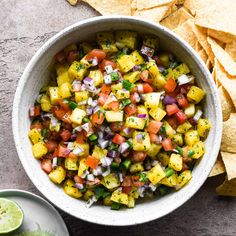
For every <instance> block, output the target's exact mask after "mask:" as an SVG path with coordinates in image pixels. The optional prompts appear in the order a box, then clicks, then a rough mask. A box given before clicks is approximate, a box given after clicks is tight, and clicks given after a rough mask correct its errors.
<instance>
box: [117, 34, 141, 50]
mask: <svg viewBox="0 0 236 236" xmlns="http://www.w3.org/2000/svg"><path fill="white" fill-rule="evenodd" d="M115 40H116V42H117V46H118V47H119V48H124V47H128V48H130V49H133V50H134V49H135V48H136V47H137V44H138V34H137V32H134V31H128V30H119V31H116V33H115Z"/></svg>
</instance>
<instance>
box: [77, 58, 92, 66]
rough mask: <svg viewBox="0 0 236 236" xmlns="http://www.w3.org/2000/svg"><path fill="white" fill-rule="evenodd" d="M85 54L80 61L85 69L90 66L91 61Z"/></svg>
mask: <svg viewBox="0 0 236 236" xmlns="http://www.w3.org/2000/svg"><path fill="white" fill-rule="evenodd" d="M86 58H87V55H85V56H84V57H83V58H82V59H81V60H80V63H81V64H82V65H84V66H85V67H86V68H87V69H88V68H89V67H91V66H92V63H90V62H89V61H88V60H87V59H86Z"/></svg>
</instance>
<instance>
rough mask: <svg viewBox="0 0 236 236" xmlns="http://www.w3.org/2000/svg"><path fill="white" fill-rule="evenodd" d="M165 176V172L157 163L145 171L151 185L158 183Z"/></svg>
mask: <svg viewBox="0 0 236 236" xmlns="http://www.w3.org/2000/svg"><path fill="white" fill-rule="evenodd" d="M165 176H166V174H165V172H164V170H163V169H162V167H161V166H160V164H159V163H157V164H156V165H155V166H154V167H153V168H152V169H151V170H149V171H148V172H147V177H148V179H149V180H150V181H151V183H152V184H153V185H156V184H157V183H159V182H160V181H161V180H162V179H163V178H165Z"/></svg>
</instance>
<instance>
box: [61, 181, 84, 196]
mask: <svg viewBox="0 0 236 236" xmlns="http://www.w3.org/2000/svg"><path fill="white" fill-rule="evenodd" d="M63 190H64V192H65V193H66V194H67V195H69V196H71V197H74V198H80V197H82V196H83V194H82V193H81V192H80V191H79V189H78V188H76V186H75V183H74V182H73V181H72V180H71V179H68V180H66V182H65V184H64V187H63Z"/></svg>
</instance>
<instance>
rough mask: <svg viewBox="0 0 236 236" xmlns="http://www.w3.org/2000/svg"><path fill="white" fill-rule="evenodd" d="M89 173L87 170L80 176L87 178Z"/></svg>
mask: <svg viewBox="0 0 236 236" xmlns="http://www.w3.org/2000/svg"><path fill="white" fill-rule="evenodd" d="M88 174H89V171H88V170H86V171H85V172H84V173H83V174H82V175H81V176H80V177H81V178H82V179H85V178H86V176H87V175H88Z"/></svg>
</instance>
